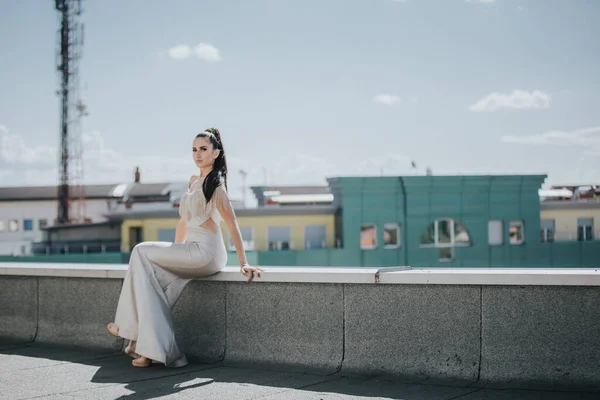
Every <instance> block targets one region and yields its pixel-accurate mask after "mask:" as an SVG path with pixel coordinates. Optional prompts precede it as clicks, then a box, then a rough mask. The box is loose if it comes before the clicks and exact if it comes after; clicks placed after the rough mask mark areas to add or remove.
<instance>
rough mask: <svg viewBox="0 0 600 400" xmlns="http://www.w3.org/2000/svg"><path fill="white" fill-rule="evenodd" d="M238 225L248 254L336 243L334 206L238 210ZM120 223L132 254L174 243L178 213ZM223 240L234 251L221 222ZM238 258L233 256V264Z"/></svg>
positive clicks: (124, 247) (134, 216)
mask: <svg viewBox="0 0 600 400" xmlns="http://www.w3.org/2000/svg"><path fill="white" fill-rule="evenodd" d="M235 212H236V216H237V218H238V224H239V225H240V230H241V232H242V238H243V239H244V244H245V247H246V250H247V251H248V252H252V251H268V250H271V251H277V250H288V249H289V250H299V249H318V248H331V247H335V246H336V243H335V242H336V240H335V218H336V213H335V207H333V206H285V207H264V208H242V209H236V210H235ZM110 217H111V219H112V220H121V221H122V223H121V251H122V252H124V253H129V252H131V249H133V247H134V246H135V245H136V244H138V243H140V242H143V241H169V242H170V241H173V240H174V238H175V228H176V226H177V222H178V218H179V217H178V215H177V210H176V209H173V210H160V211H137V212H136V211H133V210H132V211H126V212H122V213H118V214H112V215H111V216H110ZM221 230H222V232H223V240H224V241H225V243H226V244H227V248H228V249H229V250H230V251H231V252H234V251H235V248H234V246H233V243H232V241H231V239H230V235H229V231H228V229H227V226H226V225H225V223H224V222H222V223H221ZM234 259H237V258H236V257H233V258H232V257H230V264H233V263H235V260H234Z"/></svg>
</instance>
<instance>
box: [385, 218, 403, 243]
mask: <svg viewBox="0 0 600 400" xmlns="http://www.w3.org/2000/svg"><path fill="white" fill-rule="evenodd" d="M383 246H384V248H386V249H396V248H398V247H400V224H395V223H389V224H385V225H383Z"/></svg>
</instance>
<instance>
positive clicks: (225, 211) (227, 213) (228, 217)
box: [215, 186, 263, 281]
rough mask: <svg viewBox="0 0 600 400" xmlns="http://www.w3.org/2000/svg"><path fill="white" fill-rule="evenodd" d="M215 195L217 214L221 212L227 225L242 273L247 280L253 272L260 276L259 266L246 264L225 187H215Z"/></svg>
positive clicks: (244, 252) (238, 231) (242, 246)
mask: <svg viewBox="0 0 600 400" xmlns="http://www.w3.org/2000/svg"><path fill="white" fill-rule="evenodd" d="M215 196H216V198H215V201H216V202H217V209H218V210H219V214H221V218H223V220H224V221H225V224H226V225H227V230H228V231H229V235H230V236H231V240H232V242H233V245H234V246H235V251H236V253H237V255H238V259H239V261H240V268H241V272H242V275H244V276H247V277H248V281H251V280H252V279H253V278H254V272H257V276H258V277H259V278H260V272H262V271H263V270H262V269H261V268H256V267H250V266H249V265H248V259H247V258H246V251H245V249H244V241H243V238H242V233H241V232H240V226H239V224H238V222H237V217H236V215H235V211H234V210H233V207H232V206H231V200H230V199H229V196H228V195H227V192H226V191H225V188H223V187H222V186H219V187H217V189H216V190H215Z"/></svg>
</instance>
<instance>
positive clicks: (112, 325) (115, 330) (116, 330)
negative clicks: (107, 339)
mask: <svg viewBox="0 0 600 400" xmlns="http://www.w3.org/2000/svg"><path fill="white" fill-rule="evenodd" d="M106 329H108V331H109V332H110V334H111V335H113V336H116V337H119V327H118V326H117V325H115V323H114V322H111V323H110V324H108V325H106Z"/></svg>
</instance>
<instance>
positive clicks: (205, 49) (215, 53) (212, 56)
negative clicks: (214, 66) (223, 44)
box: [168, 43, 222, 62]
mask: <svg viewBox="0 0 600 400" xmlns="http://www.w3.org/2000/svg"><path fill="white" fill-rule="evenodd" d="M168 54H169V57H171V58H173V59H175V60H185V59H188V58H190V57H191V56H192V55H196V57H198V58H199V59H200V60H204V61H208V62H217V61H221V60H222V58H221V54H220V53H219V49H217V48H216V47H215V46H213V45H212V44H208V43H200V44H199V45H198V46H196V47H195V48H193V49H192V47H190V46H189V45H187V44H180V45H177V46H175V47H172V48H171V49H169V51H168Z"/></svg>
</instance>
